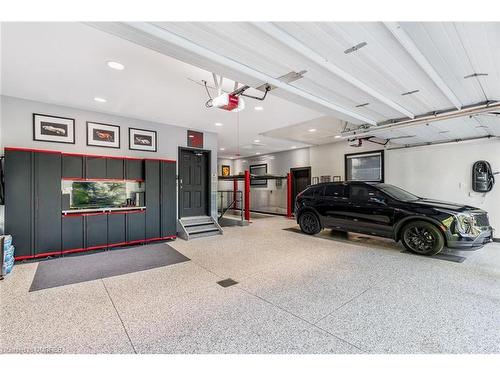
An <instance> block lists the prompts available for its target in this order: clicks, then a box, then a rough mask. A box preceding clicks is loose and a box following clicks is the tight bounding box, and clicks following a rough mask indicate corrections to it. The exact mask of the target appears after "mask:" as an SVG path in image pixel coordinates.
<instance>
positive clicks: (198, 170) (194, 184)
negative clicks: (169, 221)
mask: <svg viewBox="0 0 500 375" xmlns="http://www.w3.org/2000/svg"><path fill="white" fill-rule="evenodd" d="M179 159H180V165H179V180H180V181H179V182H180V189H179V195H180V197H179V211H180V212H179V214H180V217H188V216H205V215H208V169H209V168H208V152H206V151H197V150H185V149H181V150H180V158H179Z"/></svg>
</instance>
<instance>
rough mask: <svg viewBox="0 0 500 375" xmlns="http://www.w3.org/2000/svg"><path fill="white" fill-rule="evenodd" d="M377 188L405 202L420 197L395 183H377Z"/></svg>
mask: <svg viewBox="0 0 500 375" xmlns="http://www.w3.org/2000/svg"><path fill="white" fill-rule="evenodd" d="M376 187H377V189H380V190H382V191H383V192H384V193H386V194H387V195H389V196H390V197H392V198H394V199H397V200H400V201H403V202H411V201H416V200H419V199H420V197H417V196H416V195H414V194H412V193H409V192H407V191H406V190H403V189H400V188H398V187H396V186H394V185H388V184H377V185H376Z"/></svg>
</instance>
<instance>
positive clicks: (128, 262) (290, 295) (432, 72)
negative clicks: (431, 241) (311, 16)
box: [0, 22, 500, 354]
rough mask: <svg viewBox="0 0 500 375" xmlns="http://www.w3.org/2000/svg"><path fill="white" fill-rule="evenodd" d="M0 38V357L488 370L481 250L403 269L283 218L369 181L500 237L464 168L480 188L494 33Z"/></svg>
mask: <svg viewBox="0 0 500 375" xmlns="http://www.w3.org/2000/svg"><path fill="white" fill-rule="evenodd" d="M0 37H1V124H0V155H2V164H1V165H2V173H1V174H0V175H1V176H3V181H4V184H2V188H1V189H0V192H1V193H2V194H1V195H0V201H1V203H2V205H1V206H0V234H2V235H4V237H2V245H1V246H0V248H1V249H2V256H1V257H0V258H1V260H2V280H1V281H0V300H1V301H2V302H1V303H0V353H6V354H9V353H10V354H20V353H24V354H26V353H27V354H50V353H76V354H85V353H126V354H134V353H136V354H138V353H141V354H147V353H162V354H195V353H217V354H226V353H237V354H261V353H265V354H435V353H447V354H470V353H472V354H498V353H499V351H500V235H499V234H498V232H497V231H493V232H492V235H491V237H488V238H487V241H485V243H484V246H483V247H480V248H477V249H475V250H474V251H466V250H462V249H460V250H456V249H452V248H447V247H446V246H445V247H444V249H443V250H442V251H440V252H439V253H438V254H436V255H433V256H422V255H417V254H413V253H411V252H409V251H407V250H406V249H405V247H404V246H403V244H402V243H401V242H396V241H394V240H393V239H391V238H382V237H377V236H376V235H372V234H375V233H369V231H368V232H366V231H365V232H361V233H355V232H351V231H349V232H348V233H346V232H345V231H343V232H340V231H338V230H332V229H331V228H326V227H325V228H324V229H323V230H322V231H321V232H320V233H318V234H316V235H313V236H310V235H306V234H304V233H302V232H301V227H300V226H299V224H298V222H297V221H298V218H297V217H295V214H296V213H297V212H298V211H296V210H297V205H298V204H299V203H298V198H299V197H300V193H301V192H303V191H304V190H305V189H307V188H308V187H309V186H311V185H314V186H316V185H317V186H320V185H321V184H328V183H330V182H338V183H347V182H352V181H369V182H377V183H383V184H390V185H394V186H397V187H399V188H401V189H404V190H406V191H408V192H411V193H413V194H415V195H417V196H418V197H426V198H430V199H433V200H437V201H446V202H455V203H458V204H460V205H461V206H467V207H472V208H477V209H479V210H483V211H486V212H487V215H488V220H489V224H488V226H491V227H492V228H493V229H497V228H500V204H499V202H500V186H498V185H496V186H495V184H494V182H493V181H494V177H492V178H490V180H489V181H490V182H489V183H490V185H489V186H488V189H483V190H481V189H480V188H478V187H477V185H476V184H477V183H478V181H479V180H477V172H478V170H477V169H475V168H476V166H477V164H475V163H476V162H481V163H483V164H481V165H486V164H487V165H489V166H490V167H491V170H490V174H491V176H494V175H496V173H498V172H500V23H498V22H432V23H430V22H230V23H226V22H63V23H59V22H2V23H1V30H0ZM224 100H226V101H224ZM484 162H487V163H486V164H484ZM475 176H476V177H475ZM497 179H498V177H497ZM321 186H322V185H321ZM8 242H9V243H10V242H11V243H12V245H13V249H14V250H13V255H12V257H10V258H8V257H7V256H4V253H3V252H6V251H10V250H9V248H8V246H7V243H8ZM4 243H5V246H4ZM9 262H10V267H8V266H9V264H8V263H9ZM12 264H13V266H12ZM8 268H9V272H7V269H8Z"/></svg>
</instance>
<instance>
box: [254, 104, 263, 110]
mask: <svg viewBox="0 0 500 375" xmlns="http://www.w3.org/2000/svg"><path fill="white" fill-rule="evenodd" d="M253 109H255V110H256V111H263V110H264V107H262V106H261V105H258V106H256V107H253Z"/></svg>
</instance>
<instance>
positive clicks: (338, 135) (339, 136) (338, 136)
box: [334, 134, 342, 139]
mask: <svg viewBox="0 0 500 375" xmlns="http://www.w3.org/2000/svg"><path fill="white" fill-rule="evenodd" d="M334 138H337V139H339V138H342V136H341V135H340V134H337V135H336V136H335V137H334Z"/></svg>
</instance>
